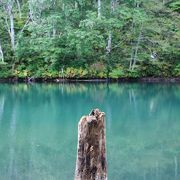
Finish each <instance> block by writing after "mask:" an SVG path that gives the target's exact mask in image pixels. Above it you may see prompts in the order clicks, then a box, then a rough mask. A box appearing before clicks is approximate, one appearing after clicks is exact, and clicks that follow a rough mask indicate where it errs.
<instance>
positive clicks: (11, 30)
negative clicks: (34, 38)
mask: <svg viewBox="0 0 180 180" xmlns="http://www.w3.org/2000/svg"><path fill="white" fill-rule="evenodd" d="M9 19H10V36H11V46H12V50H13V51H14V52H15V32H14V16H13V13H12V12H10V13H9Z"/></svg>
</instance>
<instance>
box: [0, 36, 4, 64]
mask: <svg viewBox="0 0 180 180" xmlns="http://www.w3.org/2000/svg"><path fill="white" fill-rule="evenodd" d="M0 59H1V62H2V63H3V62H4V54H3V50H2V45H1V39H0Z"/></svg>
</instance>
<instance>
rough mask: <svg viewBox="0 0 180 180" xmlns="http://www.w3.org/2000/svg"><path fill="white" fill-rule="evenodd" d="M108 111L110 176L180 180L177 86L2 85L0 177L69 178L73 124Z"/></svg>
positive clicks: (125, 179) (73, 149)
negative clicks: (95, 111)
mask: <svg viewBox="0 0 180 180" xmlns="http://www.w3.org/2000/svg"><path fill="white" fill-rule="evenodd" d="M94 107H99V108H101V109H103V110H104V111H105V112H106V115H107V148H108V170H109V179H113V180H116V179H117V180H121V179H123V180H131V179H132V180H141V179H142V180H144V179H146V180H161V179H162V180H166V179H167V180H169V179H172V180H173V179H174V180H178V179H180V171H179V168H178V167H179V165H180V151H179V149H180V144H179V142H180V119H179V117H180V111H179V109H180V85H178V84H136V83H135V84H108V85H107V84H78V83H77V84H16V85H8V84H1V85H0V142H1V143H0V177H1V178H2V179H5V180H6V179H13V180H14V179H18V180H20V179H22V180H24V179H62V180H70V179H73V174H74V168H75V160H76V142H77V123H78V121H79V118H80V117H81V116H82V115H83V114H88V113H89V111H90V109H92V108H94Z"/></svg>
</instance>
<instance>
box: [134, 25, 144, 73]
mask: <svg viewBox="0 0 180 180" xmlns="http://www.w3.org/2000/svg"><path fill="white" fill-rule="evenodd" d="M142 30H143V25H142V26H141V29H140V32H139V36H138V39H137V43H136V47H135V52H134V56H133V63H132V70H134V67H135V65H136V62H137V54H138V50H139V44H140V41H141V38H142Z"/></svg>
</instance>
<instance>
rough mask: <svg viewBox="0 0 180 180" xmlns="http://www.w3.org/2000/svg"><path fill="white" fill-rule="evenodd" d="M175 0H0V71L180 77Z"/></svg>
mask: <svg viewBox="0 0 180 180" xmlns="http://www.w3.org/2000/svg"><path fill="white" fill-rule="evenodd" d="M179 13H180V3H179V1H178V0H104V1H103V0H58V1H57V0H38V1H37V0H0V77H20V78H21V77H22V78H26V77H38V78H42V77H45V78H54V77H66V78H107V77H111V78H120V77H147V76H148V77H151V76H153V77H154V76H155V77H172V76H173V77H176V76H180V46H179V45H180V20H179V19H180V15H179Z"/></svg>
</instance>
